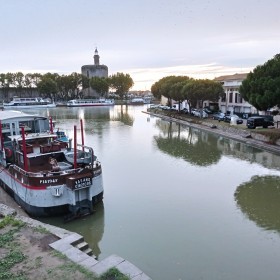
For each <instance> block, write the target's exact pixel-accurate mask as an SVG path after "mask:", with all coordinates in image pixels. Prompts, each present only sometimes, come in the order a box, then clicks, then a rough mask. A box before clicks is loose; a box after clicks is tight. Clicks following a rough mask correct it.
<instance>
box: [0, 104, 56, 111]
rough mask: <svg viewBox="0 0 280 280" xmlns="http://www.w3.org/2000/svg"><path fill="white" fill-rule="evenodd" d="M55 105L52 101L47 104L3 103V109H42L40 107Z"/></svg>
mask: <svg viewBox="0 0 280 280" xmlns="http://www.w3.org/2000/svg"><path fill="white" fill-rule="evenodd" d="M55 107H56V105H55V104H54V103H52V104H47V105H38V104H34V105H8V104H5V103H4V104H3V108H4V109H10V110H20V109H42V108H55Z"/></svg>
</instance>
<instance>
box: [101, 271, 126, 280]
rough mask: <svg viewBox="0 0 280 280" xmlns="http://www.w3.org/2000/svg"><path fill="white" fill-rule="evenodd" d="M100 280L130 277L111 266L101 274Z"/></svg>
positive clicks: (117, 279) (122, 279) (124, 279)
mask: <svg viewBox="0 0 280 280" xmlns="http://www.w3.org/2000/svg"><path fill="white" fill-rule="evenodd" d="M100 280H129V277H127V276H126V275H124V274H122V273H121V272H120V271H119V270H118V269H116V268H111V269H109V270H108V271H107V272H105V273H104V274H102V275H101V277H100Z"/></svg>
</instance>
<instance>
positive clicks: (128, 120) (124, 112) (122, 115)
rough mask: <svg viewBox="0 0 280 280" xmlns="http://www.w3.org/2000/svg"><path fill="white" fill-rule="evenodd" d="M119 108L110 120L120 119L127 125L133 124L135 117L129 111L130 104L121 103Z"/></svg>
mask: <svg viewBox="0 0 280 280" xmlns="http://www.w3.org/2000/svg"><path fill="white" fill-rule="evenodd" d="M119 108H120V109H119V110H118V111H117V113H116V115H113V116H112V117H111V118H110V120H111V121H119V122H122V123H124V124H126V125H129V126H133V123H134V118H133V117H132V116H131V115H130V114H129V113H128V106H127V105H121V106H119Z"/></svg>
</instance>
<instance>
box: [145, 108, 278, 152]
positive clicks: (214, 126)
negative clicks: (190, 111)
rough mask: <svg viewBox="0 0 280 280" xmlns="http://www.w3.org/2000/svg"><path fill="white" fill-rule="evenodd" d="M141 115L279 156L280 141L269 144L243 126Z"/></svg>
mask: <svg viewBox="0 0 280 280" xmlns="http://www.w3.org/2000/svg"><path fill="white" fill-rule="evenodd" d="M143 113H146V114H150V115H152V116H156V117H159V118H161V119H163V120H167V121H173V122H177V123H181V124H184V125H188V126H190V127H195V128H199V129H202V130H205V131H208V132H210V133H215V134H219V135H222V136H225V137H228V138H231V139H234V140H237V141H239V142H243V143H246V144H248V145H251V146H254V147H256V148H261V149H264V150H267V151H269V152H271V153H274V154H278V155H280V140H278V141H276V143H275V144H270V143H269V142H270V141H269V138H268V137H267V136H265V135H263V134H260V133H257V132H256V130H248V129H246V128H245V126H243V128H242V126H239V127H238V128H237V127H235V126H231V125H220V124H219V123H213V122H211V121H206V120H205V121H203V120H202V121H201V122H199V123H198V122H194V121H193V119H191V118H187V117H185V116H180V115H176V116H175V115H170V116H167V115H164V114H159V113H155V112H151V111H148V112H145V111H143Z"/></svg>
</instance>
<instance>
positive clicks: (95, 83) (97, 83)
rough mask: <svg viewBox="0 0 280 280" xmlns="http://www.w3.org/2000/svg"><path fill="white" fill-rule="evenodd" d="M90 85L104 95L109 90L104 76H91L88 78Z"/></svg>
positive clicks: (107, 81) (107, 80)
mask: <svg viewBox="0 0 280 280" xmlns="http://www.w3.org/2000/svg"><path fill="white" fill-rule="evenodd" d="M90 86H91V88H92V89H94V90H95V91H96V92H97V93H99V94H101V96H104V95H105V94H106V93H108V91H109V79H107V78H104V77H93V78H91V79H90Z"/></svg>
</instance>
